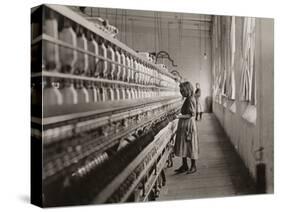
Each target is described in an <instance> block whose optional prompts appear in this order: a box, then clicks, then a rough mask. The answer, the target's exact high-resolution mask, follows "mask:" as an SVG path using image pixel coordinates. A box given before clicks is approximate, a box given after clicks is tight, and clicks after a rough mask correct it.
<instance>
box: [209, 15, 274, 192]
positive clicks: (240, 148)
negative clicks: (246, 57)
mask: <svg viewBox="0 0 281 212" xmlns="http://www.w3.org/2000/svg"><path fill="white" fill-rule="evenodd" d="M235 19H236V39H235V40H236V52H235V66H234V67H235V79H236V81H235V84H236V96H235V101H234V102H233V101H230V100H227V99H225V102H226V105H225V106H223V104H220V103H218V102H214V103H213V109H214V113H215V115H216V116H217V118H218V119H219V121H220V123H221V125H222V126H223V128H224V129H225V131H226V133H227V135H228V136H229V138H230V140H231V142H232V143H233V145H234V146H235V148H236V150H237V152H238V153H239V154H240V156H241V158H242V159H243V161H244V162H245V165H246V166H247V167H248V168H249V171H250V173H251V175H252V176H253V177H254V179H257V175H256V165H257V164H258V163H259V162H262V163H265V164H266V183H267V188H266V190H267V192H268V193H272V192H273V82H274V81H273V69H274V68H273V64H274V61H273V58H274V55H273V54H274V53H273V20H272V19H261V18H257V19H256V30H255V32H256V42H255V45H256V47H255V66H254V67H255V71H256V83H257V89H256V92H257V96H256V106H255V109H256V122H255V124H254V123H251V122H249V121H247V120H246V119H244V118H242V115H243V114H245V111H246V109H249V105H250V104H249V103H248V102H243V101H239V89H240V86H241V85H240V78H241V52H242V51H241V39H242V18H239V17H238V18H235ZM212 52H213V53H214V50H213V51H212ZM212 62H214V61H212ZM223 102H224V101H223ZM233 103H235V104H236V112H235V113H233V112H231V111H230V109H229V108H230V106H231V105H232V104H233ZM261 146H262V147H263V148H264V151H263V158H262V160H261V161H258V160H257V158H256V156H258V155H259V154H258V153H255V151H256V150H258V149H259V148H260V147H261ZM255 155H256V156H255Z"/></svg>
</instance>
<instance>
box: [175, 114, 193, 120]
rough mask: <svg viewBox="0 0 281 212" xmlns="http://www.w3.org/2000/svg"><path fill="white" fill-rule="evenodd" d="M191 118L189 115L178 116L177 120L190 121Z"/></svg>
mask: <svg viewBox="0 0 281 212" xmlns="http://www.w3.org/2000/svg"><path fill="white" fill-rule="evenodd" d="M189 118H191V115H189V114H187V115H178V116H177V119H189Z"/></svg>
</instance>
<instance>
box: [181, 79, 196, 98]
mask: <svg viewBox="0 0 281 212" xmlns="http://www.w3.org/2000/svg"><path fill="white" fill-rule="evenodd" d="M180 90H181V94H182V96H184V97H191V96H193V94H194V89H193V86H192V84H191V83H190V82H189V81H186V82H182V83H181V84H180Z"/></svg>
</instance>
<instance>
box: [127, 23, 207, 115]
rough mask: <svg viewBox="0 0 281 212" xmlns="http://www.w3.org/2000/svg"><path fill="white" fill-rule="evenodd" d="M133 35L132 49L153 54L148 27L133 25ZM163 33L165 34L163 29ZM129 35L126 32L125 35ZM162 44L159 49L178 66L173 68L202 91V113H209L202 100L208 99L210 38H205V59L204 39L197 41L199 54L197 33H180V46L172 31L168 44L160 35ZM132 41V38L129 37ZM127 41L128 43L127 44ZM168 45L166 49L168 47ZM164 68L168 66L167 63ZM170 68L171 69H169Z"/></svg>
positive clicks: (150, 29) (129, 40)
mask: <svg viewBox="0 0 281 212" xmlns="http://www.w3.org/2000/svg"><path fill="white" fill-rule="evenodd" d="M136 28H137V29H135V31H134V33H133V39H134V49H135V50H139V51H148V52H154V51H155V48H154V40H155V39H154V31H153V29H152V28H149V27H144V26H141V25H139V26H137V27H136ZM163 31H164V32H165V31H167V29H166V28H163ZM128 34H130V31H129V32H128ZM162 36H163V37H162V42H160V43H159V46H160V48H159V50H165V51H167V52H168V53H169V54H170V56H171V58H172V59H173V60H174V61H175V64H176V65H178V67H176V68H173V69H176V70H178V71H179V73H180V74H181V75H182V77H183V78H185V79H187V80H189V81H191V83H192V84H193V85H194V86H195V83H196V82H199V83H200V85H201V89H202V104H203V107H204V109H205V111H210V109H209V108H208V107H207V105H206V98H207V97H208V96H211V65H210V63H211V59H210V58H211V57H210V38H209V37H207V38H206V52H207V55H208V56H207V59H206V60H205V59H204V57H203V53H204V42H205V40H204V38H203V37H202V38H201V55H200V36H199V33H198V32H196V31H195V32H194V31H191V30H184V31H183V37H182V40H181V44H180V42H179V40H180V39H179V35H178V32H177V31H176V30H173V32H171V33H170V36H169V42H168V33H163V34H162ZM131 38H132V37H131ZM131 38H130V37H129V38H128V41H127V42H128V44H130V43H131ZM168 43H169V46H168ZM167 65H168V64H167ZM173 69H172V70H173Z"/></svg>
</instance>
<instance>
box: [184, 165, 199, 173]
mask: <svg viewBox="0 0 281 212" xmlns="http://www.w3.org/2000/svg"><path fill="white" fill-rule="evenodd" d="M196 171H197V169H196V167H195V166H194V167H191V168H190V169H189V170H187V172H186V174H193V173H195V172H196Z"/></svg>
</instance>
